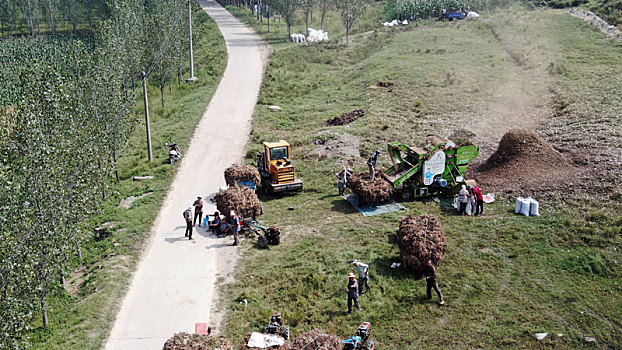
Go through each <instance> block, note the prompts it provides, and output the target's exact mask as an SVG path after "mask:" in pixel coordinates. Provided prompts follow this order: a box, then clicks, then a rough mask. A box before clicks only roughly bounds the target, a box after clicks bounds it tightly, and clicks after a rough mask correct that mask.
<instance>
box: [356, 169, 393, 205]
mask: <svg viewBox="0 0 622 350" xmlns="http://www.w3.org/2000/svg"><path fill="white" fill-rule="evenodd" d="M348 187H349V188H350V189H351V190H352V192H353V193H354V194H356V197H357V199H358V203H359V204H360V205H374V204H383V203H388V202H390V201H391V195H392V194H393V186H391V184H390V183H389V182H388V181H387V180H386V179H385V178H384V176H382V173H381V172H380V173H378V174H376V176H375V179H374V182H371V181H369V174H368V173H360V174H354V175H352V176H351V177H350V180H349V181H348Z"/></svg>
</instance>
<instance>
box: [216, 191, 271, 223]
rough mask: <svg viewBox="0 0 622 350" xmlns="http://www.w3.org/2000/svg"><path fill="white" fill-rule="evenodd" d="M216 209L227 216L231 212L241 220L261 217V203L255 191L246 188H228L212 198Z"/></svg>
mask: <svg viewBox="0 0 622 350" xmlns="http://www.w3.org/2000/svg"><path fill="white" fill-rule="evenodd" d="M214 201H215V202H216V208H218V211H220V212H221V213H223V214H225V215H227V214H229V212H230V211H231V210H234V211H235V213H236V214H237V215H238V216H239V217H241V218H248V217H252V218H255V217H257V216H259V215H261V202H260V201H259V198H257V194H256V193H255V191H253V190H251V189H250V188H248V187H229V188H228V189H227V190H225V191H222V192H220V193H218V194H217V195H216V196H215V197H214Z"/></svg>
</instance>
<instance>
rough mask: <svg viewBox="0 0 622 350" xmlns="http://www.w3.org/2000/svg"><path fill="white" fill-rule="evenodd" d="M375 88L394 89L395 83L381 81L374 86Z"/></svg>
mask: <svg viewBox="0 0 622 350" xmlns="http://www.w3.org/2000/svg"><path fill="white" fill-rule="evenodd" d="M374 86H377V87H381V88H392V87H393V83H389V82H385V81H379V82H377V83H376V84H374Z"/></svg>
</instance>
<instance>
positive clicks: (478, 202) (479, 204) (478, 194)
mask: <svg viewBox="0 0 622 350" xmlns="http://www.w3.org/2000/svg"><path fill="white" fill-rule="evenodd" d="M473 195H475V215H479V214H483V213H484V196H483V195H482V190H481V189H480V188H479V187H478V186H475V187H474V188H473Z"/></svg>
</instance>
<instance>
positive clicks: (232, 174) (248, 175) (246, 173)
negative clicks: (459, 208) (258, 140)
mask: <svg viewBox="0 0 622 350" xmlns="http://www.w3.org/2000/svg"><path fill="white" fill-rule="evenodd" d="M241 181H252V182H253V184H255V186H259V184H260V183H261V177H260V176H259V171H258V170H257V168H256V167H254V166H252V165H244V166H240V165H235V164H234V165H232V166H230V167H228V168H227V170H225V182H226V183H227V186H237V184H238V182H241Z"/></svg>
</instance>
